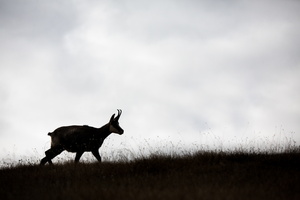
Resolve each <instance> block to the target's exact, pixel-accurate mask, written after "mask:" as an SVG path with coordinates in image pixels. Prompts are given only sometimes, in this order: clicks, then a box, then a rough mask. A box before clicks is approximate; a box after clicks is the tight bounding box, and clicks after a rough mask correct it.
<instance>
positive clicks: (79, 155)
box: [75, 151, 83, 163]
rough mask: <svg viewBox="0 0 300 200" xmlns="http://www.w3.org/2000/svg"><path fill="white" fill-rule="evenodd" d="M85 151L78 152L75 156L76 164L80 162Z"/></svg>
mask: <svg viewBox="0 0 300 200" xmlns="http://www.w3.org/2000/svg"><path fill="white" fill-rule="evenodd" d="M82 154H83V151H78V152H77V153H76V156H75V163H78V162H79V159H80V157H81V156H82Z"/></svg>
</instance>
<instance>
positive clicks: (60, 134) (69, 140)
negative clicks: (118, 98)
mask: <svg viewBox="0 0 300 200" xmlns="http://www.w3.org/2000/svg"><path fill="white" fill-rule="evenodd" d="M121 114H122V110H118V115H117V116H116V117H115V114H113V115H112V116H111V118H110V120H109V122H108V123H107V124H105V125H104V126H102V127H101V128H94V127H91V126H87V125H84V126H77V125H73V126H63V127H59V128H57V129H56V130H54V131H53V132H50V133H48V135H49V136H50V137H51V148H50V149H49V150H47V151H45V154H46V156H45V157H44V158H43V159H42V160H41V163H40V164H41V165H44V164H46V163H47V162H48V163H49V164H52V161H51V160H52V159H53V158H54V157H55V156H57V155H58V154H60V153H61V152H63V151H64V150H66V151H68V152H76V156H75V163H78V162H79V159H80V157H81V156H82V154H83V153H84V152H86V151H90V152H92V154H93V155H94V156H95V157H96V159H97V160H98V161H99V162H101V156H100V154H99V151H98V150H99V148H100V147H101V145H102V144H103V141H104V139H105V138H106V137H107V136H109V135H110V134H111V133H117V134H119V135H122V134H123V133H124V130H123V129H122V128H121V127H120V126H119V118H120V116H121Z"/></svg>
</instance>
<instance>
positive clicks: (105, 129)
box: [99, 124, 111, 139]
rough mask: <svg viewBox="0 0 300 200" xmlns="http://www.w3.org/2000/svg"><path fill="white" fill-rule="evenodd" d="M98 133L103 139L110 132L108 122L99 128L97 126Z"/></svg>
mask: <svg viewBox="0 0 300 200" xmlns="http://www.w3.org/2000/svg"><path fill="white" fill-rule="evenodd" d="M99 133H100V134H101V137H102V138H103V139H105V138H106V137H107V136H109V135H110V134H111V132H110V130H109V124H105V125H104V126H102V127H101V128H99Z"/></svg>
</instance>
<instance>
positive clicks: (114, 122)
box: [109, 109, 124, 135]
mask: <svg viewBox="0 0 300 200" xmlns="http://www.w3.org/2000/svg"><path fill="white" fill-rule="evenodd" d="M121 114H122V110H119V109H118V115H117V116H116V117H115V114H113V115H112V116H111V118H110V120H109V131H110V132H112V133H117V134H119V135H122V134H123V133H124V130H123V129H122V128H121V127H120V125H119V118H120V116H121Z"/></svg>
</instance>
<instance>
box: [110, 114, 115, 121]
mask: <svg viewBox="0 0 300 200" xmlns="http://www.w3.org/2000/svg"><path fill="white" fill-rule="evenodd" d="M114 118H115V114H113V115H112V116H111V118H110V120H109V122H112V121H113V120H114Z"/></svg>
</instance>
